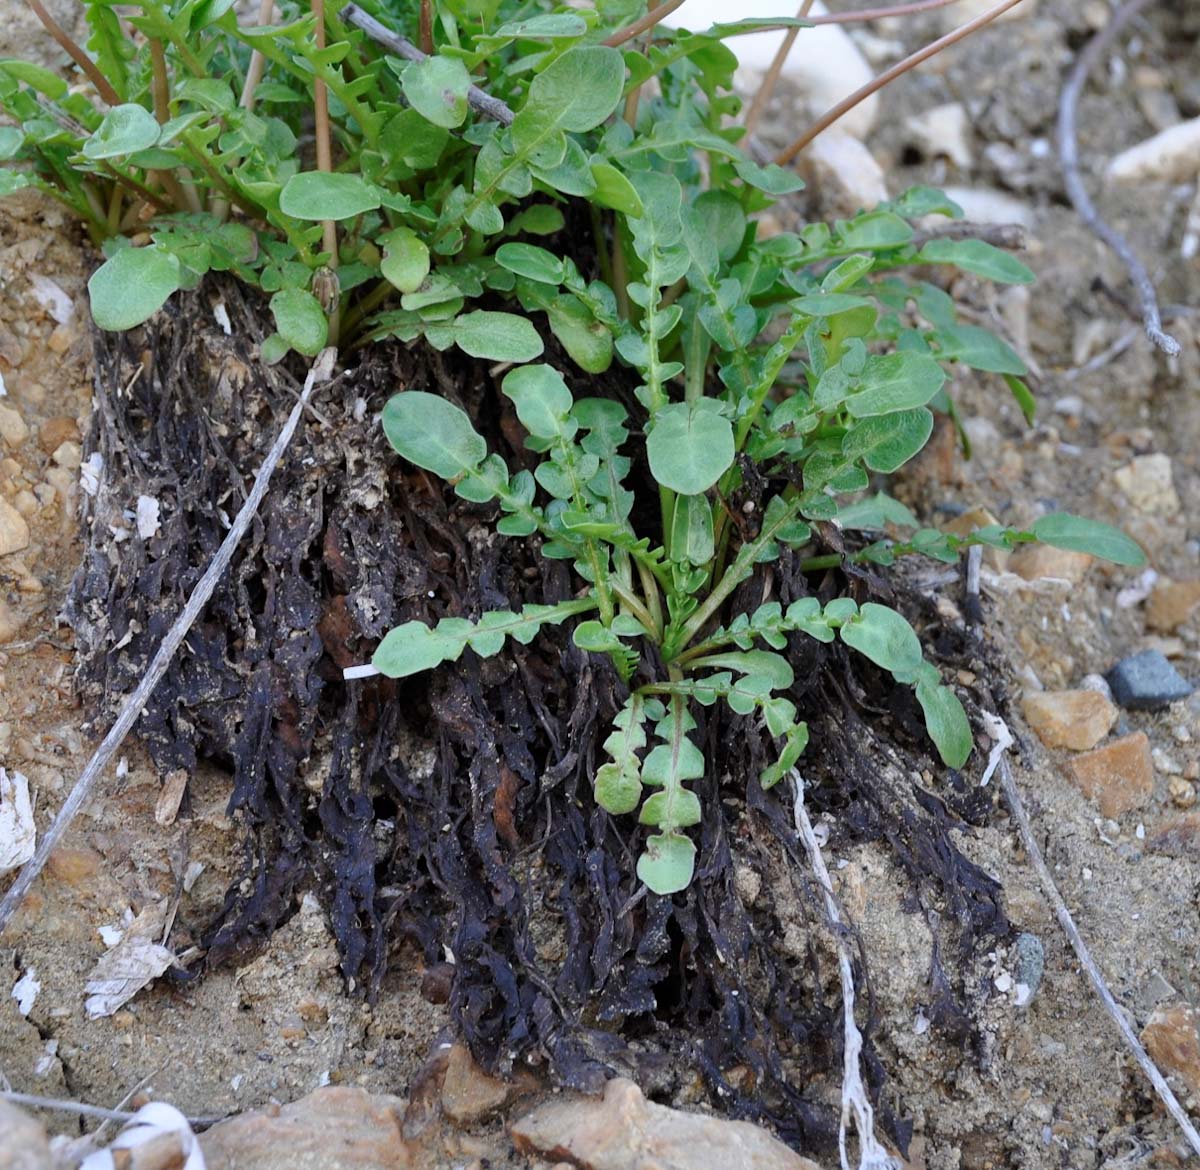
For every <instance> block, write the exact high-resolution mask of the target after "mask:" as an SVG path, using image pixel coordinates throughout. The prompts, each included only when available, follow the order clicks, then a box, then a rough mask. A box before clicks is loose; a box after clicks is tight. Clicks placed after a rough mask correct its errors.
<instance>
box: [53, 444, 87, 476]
mask: <svg viewBox="0 0 1200 1170" xmlns="http://www.w3.org/2000/svg"><path fill="white" fill-rule="evenodd" d="M50 458H51V459H53V460H54V462H55V463H57V464H58V465H59V467H65V468H66V469H67V470H68V471H78V470H79V465H80V464H81V463H82V462H83V453H82V452H81V451H80V450H79V444H78V443H76V442H74V441H73V440H71V439H68V440H67V441H66V442H65V443H59V445H58V446H57V447H55V448H54V454H53V455H51V456H50Z"/></svg>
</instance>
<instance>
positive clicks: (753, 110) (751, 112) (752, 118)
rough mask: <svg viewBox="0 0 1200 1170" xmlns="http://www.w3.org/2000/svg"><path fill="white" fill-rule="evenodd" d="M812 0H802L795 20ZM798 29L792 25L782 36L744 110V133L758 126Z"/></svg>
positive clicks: (806, 13)
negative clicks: (764, 73) (772, 57)
mask: <svg viewBox="0 0 1200 1170" xmlns="http://www.w3.org/2000/svg"><path fill="white" fill-rule="evenodd" d="M813 3H814V0H803V3H801V5H800V9H799V11H798V12H797V13H796V19H797V20H803V19H804V18H805V17H806V16H807V15H808V13H809V10H810V9H811V8H812V6H813ZM799 32H800V30H799V29H798V28H796V27H795V26H793V27H792V28H789V29H788V30H787V33H786V35H785V36H784V38H783V42H782V44H780V46H779V48H778V49H777V50H776V52H775V57H774V59H773V60H772V61H771V67H770V68H769V69H768V70H767V75H766V77H764V78H763V80H762V85H760V86H759V87H758V93H756V94H755V95H754V101H752V102H751V103H750V108H749V109H748V110H747V111H746V121H745V126H746V134H747V135H750V134H753V133H754V131H755V130H756V129H757V127H758V120H759V118H761V117H762V112H763V110H765V109H766V108H767V102H769V101H770V100H771V94H772V93H774V92H775V86H776V85H778V84H779V75H780V74H781V73H782V72H783V63H784V62H785V61H786V60H787V58H788V54H789V53H790V52H791V51H792V46H793V45H794V44H795V43H796V35H797V33H799Z"/></svg>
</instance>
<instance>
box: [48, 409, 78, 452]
mask: <svg viewBox="0 0 1200 1170" xmlns="http://www.w3.org/2000/svg"><path fill="white" fill-rule="evenodd" d="M68 442H70V443H78V442H79V424H78V423H77V422H76V421H75V420H74V419H73V418H71V417H69V416H68V415H65V414H63V415H58V416H57V417H55V418H48V419H46V421H45V422H44V423H42V425H41V429H40V430H39V431H38V446H39V447H41V449H42V450H43V451H45V452H46V454H47V455H49V454H50V452H51V451H56V450H57V449H58V448H59V447H61V446H62V445H63V443H68Z"/></svg>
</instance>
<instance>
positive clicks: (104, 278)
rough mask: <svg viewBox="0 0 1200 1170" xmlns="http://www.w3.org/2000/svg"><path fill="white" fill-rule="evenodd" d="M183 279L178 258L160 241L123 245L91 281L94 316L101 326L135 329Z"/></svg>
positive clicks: (161, 303)
mask: <svg viewBox="0 0 1200 1170" xmlns="http://www.w3.org/2000/svg"><path fill="white" fill-rule="evenodd" d="M181 279H182V271H181V269H180V265H179V260H178V258H177V257H176V256H174V255H173V254H172V253H170V252H168V251H167V250H166V249H165V248H163V247H160V246H159V245H158V244H151V245H150V246H149V247H146V248H122V249H121V250H120V251H119V252H116V253H114V254H113V255H112V256H111V257H110V258H109V259H108V260H106V261H105V262H104V263H103V264H102V265H100V267H99V268H97V269H96V271H95V272H93V273H92V278H91V280H89V281H88V296H89V297H90V299H91V304H92V319H93V320H94V321H95V322H96V324H97V325H98V326H99V327H100V328H101V329H108V330H112V331H114V332H119V331H120V330H123V329H132V328H133V327H134V326H135V325H140V324H141V323H142V322H143V321H145V320H147V319H148V318H150V317H152V316H153V315H154V314H155V313H157V312H158V310H159V309H161V308H162V307H163V305H164V304H165V303H166V300H167V298H168V297H169V296H170V295H171V294H172V293H173V292H175V291H176V290H177V289H178V288H179V287H180V281H181Z"/></svg>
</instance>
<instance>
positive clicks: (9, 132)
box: [0, 126, 25, 162]
mask: <svg viewBox="0 0 1200 1170" xmlns="http://www.w3.org/2000/svg"><path fill="white" fill-rule="evenodd" d="M24 142H25V132H24V131H23V130H22V129H21V128H20V127H19V126H0V162H7V161H8V160H9V159H10V158H16V155H17V151H18V150H20V149H21V146H22V144H23V143H24Z"/></svg>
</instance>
